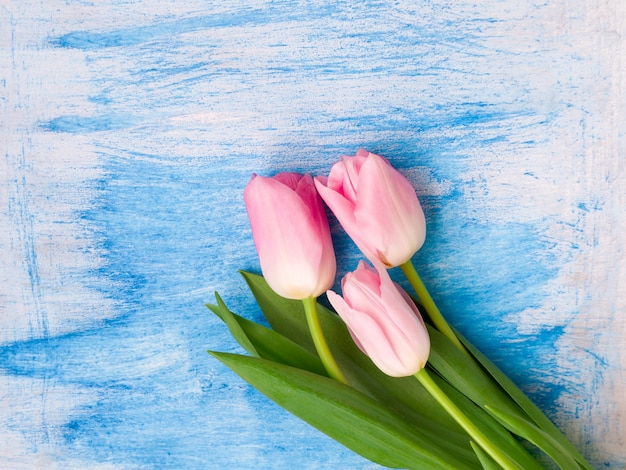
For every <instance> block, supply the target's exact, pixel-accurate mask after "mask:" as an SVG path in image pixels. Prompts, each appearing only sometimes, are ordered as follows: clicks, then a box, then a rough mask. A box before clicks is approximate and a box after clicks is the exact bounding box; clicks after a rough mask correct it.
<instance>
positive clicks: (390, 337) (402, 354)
mask: <svg viewBox="0 0 626 470" xmlns="http://www.w3.org/2000/svg"><path fill="white" fill-rule="evenodd" d="M341 289H342V291H343V298H342V297H340V296H339V295H337V294H336V293H335V292H333V291H327V292H326V294H327V296H328V300H329V301H330V303H331V305H332V306H333V307H334V308H335V310H336V311H337V313H338V314H339V316H340V317H341V318H342V319H343V321H344V322H345V323H346V325H347V327H348V330H349V331H350V334H351V335H352V338H353V339H354V342H355V343H356V344H357V346H358V347H359V348H360V349H361V351H363V353H365V354H366V355H367V356H369V358H370V359H371V360H372V361H373V362H374V364H376V366H377V367H378V368H379V369H380V370H382V371H383V372H384V373H385V374H387V375H390V376H392V377H405V376H409V375H414V374H416V373H417V372H418V371H419V370H421V369H422V368H423V367H424V366H425V365H426V361H427V360H428V355H429V353H430V338H429V336H428V331H427V330H426V326H425V325H424V321H423V320H422V317H421V315H420V313H419V310H418V309H417V307H416V306H415V304H414V303H413V301H412V300H411V298H410V297H409V296H408V295H407V294H406V292H404V290H402V288H400V287H399V286H398V285H396V284H395V283H394V282H393V281H392V280H391V278H390V277H389V274H388V273H387V270H386V269H385V268H384V267H383V266H381V267H380V269H377V270H375V269H373V268H371V267H369V266H368V265H366V264H365V263H364V262H363V261H361V262H360V263H359V265H358V267H357V269H356V270H355V271H354V272H352V273H348V274H346V275H345V277H344V278H343V280H342V282H341Z"/></svg>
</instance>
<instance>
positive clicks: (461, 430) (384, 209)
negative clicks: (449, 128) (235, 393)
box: [207, 150, 592, 470]
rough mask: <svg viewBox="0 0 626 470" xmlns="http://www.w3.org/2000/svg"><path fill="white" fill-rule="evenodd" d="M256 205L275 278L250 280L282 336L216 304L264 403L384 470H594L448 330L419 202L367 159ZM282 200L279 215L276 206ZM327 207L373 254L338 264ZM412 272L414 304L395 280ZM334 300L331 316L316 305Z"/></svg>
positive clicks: (250, 191) (355, 159)
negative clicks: (429, 273)
mask: <svg viewBox="0 0 626 470" xmlns="http://www.w3.org/2000/svg"><path fill="white" fill-rule="evenodd" d="M244 199H245V204H246V208H247V211H248V215H249V218H250V224H251V228H252V235H253V238H254V242H255V246H256V248H257V252H258V255H259V260H260V264H261V271H262V273H263V276H260V275H256V274H252V273H248V272H243V273H242V274H243V277H244V279H245V281H246V282H247V284H248V286H249V288H250V290H251V291H252V294H253V295H254V296H255V299H256V301H257V302H258V304H259V306H260V308H261V310H262V312H263V314H264V316H265V318H266V319H267V322H268V323H269V325H270V327H271V328H268V327H266V326H263V325H261V324H258V323H255V322H252V321H250V320H247V319H246V318H244V317H241V316H239V315H237V314H235V313H233V312H231V311H230V310H229V309H228V308H227V307H226V305H225V304H224V302H223V301H222V299H221V297H220V296H219V294H217V293H216V304H214V305H213V304H209V305H207V306H208V307H209V309H210V310H211V311H213V312H214V313H215V314H216V315H217V316H218V317H219V318H220V319H221V320H222V321H223V322H224V323H225V324H226V325H227V327H228V328H229V330H230V332H231V333H232V335H233V337H234V338H235V340H236V341H237V342H238V343H239V344H240V345H241V346H242V347H243V348H244V349H245V350H246V352H247V353H248V354H247V355H240V354H230V353H223V352H215V351H209V352H210V353H211V354H212V355H213V356H214V357H216V358H217V359H219V360H220V361H222V362H223V363H224V364H225V365H227V366H228V367H229V368H231V369H232V370H233V371H234V372H235V373H237V374H238V375H239V376H241V377H242V378H243V379H244V380H246V381H247V382H249V383H250V384H251V385H253V386H254V387H255V388H257V389H258V390H259V391H260V392H261V393H263V394H264V395H266V396H267V397H269V398H270V399H272V400H273V401H275V402H276V403H278V404H279V405H281V406H282V407H284V408H285V409H287V410H288V411H290V412H292V413H293V414H295V415H297V416H298V417H300V418H301V419H303V420H304V421H306V422H308V423H309V424H311V425H313V426H314V427H316V428H318V429H319V430H321V431H322V432H324V433H326V434H328V435H329V436H331V437H332V438H334V439H336V440H337V441H339V442H341V443H342V444H344V445H345V446H347V447H348V448H350V449H352V450H354V451H355V452H357V453H359V454H361V455H362V456H364V457H366V458H368V459H370V460H372V461H374V462H377V463H379V464H381V465H384V466H387V467H393V468H422V469H455V470H458V469H473V468H477V469H480V468H484V469H498V468H504V469H507V470H508V469H519V470H531V469H541V468H551V467H558V468H561V469H563V470H577V469H591V468H592V467H591V466H590V465H589V464H588V463H587V462H586V461H585V459H584V458H583V456H582V455H581V454H580V453H579V452H578V451H577V450H576V448H575V447H574V446H573V445H572V444H571V443H570V442H569V441H568V440H567V439H566V438H565V437H564V436H563V434H561V432H560V431H559V430H558V429H557V428H556V427H555V425H554V424H553V423H552V422H551V421H550V420H549V419H548V418H547V417H546V416H545V415H544V414H543V413H542V412H541V411H540V410H539V408H537V407H536V406H535V405H534V404H533V403H532V402H531V401H530V400H529V399H528V398H527V397H526V396H525V395H524V394H523V393H522V392H521V391H520V390H519V389H518V388H517V387H516V386H515V385H514V384H513V382H512V381H511V380H510V379H509V378H508V377H507V376H506V375H505V374H504V373H502V372H501V371H500V370H499V369H498V368H496V366H495V365H494V364H493V363H491V362H490V361H489V360H488V359H487V358H486V357H485V356H484V355H483V354H481V353H480V351H478V350H477V349H476V348H475V347H474V346H472V344H471V343H469V342H468V341H467V340H466V339H465V338H463V337H462V336H461V335H460V334H459V333H458V332H457V331H455V330H454V329H453V328H452V327H451V326H450V325H449V324H448V323H447V322H446V320H445V319H444V317H443V315H442V314H441V312H440V311H439V309H438V308H437V306H436V304H435V303H434V302H433V300H432V298H431V296H430V295H429V293H428V290H427V289H426V287H425V286H424V284H423V282H422V281H421V279H420V277H419V275H418V273H417V272H416V270H415V268H414V266H413V264H412V262H411V257H412V256H413V255H414V254H415V252H416V251H417V250H419V249H420V248H421V246H422V244H423V243H424V239H425V235H426V229H425V220H424V214H423V211H422V208H421V206H420V203H419V201H418V199H417V196H416V194H415V191H414V189H413V187H412V186H411V184H410V183H409V182H408V181H407V180H406V179H405V178H404V176H403V175H402V174H401V173H400V172H398V171H397V170H396V169H394V168H393V167H392V166H391V165H390V164H389V162H388V161H387V160H386V159H384V158H383V157H381V156H378V155H375V154H373V153H369V152H367V151H365V150H359V151H358V152H357V154H356V155H354V156H352V157H343V158H342V159H341V160H340V161H339V162H337V163H336V164H335V165H333V167H332V169H331V172H330V175H329V176H328V177H327V178H326V177H316V178H315V179H314V178H312V177H311V176H309V175H300V174H295V173H279V174H278V175H276V176H274V177H272V178H266V177H262V176H256V175H253V177H252V180H251V181H250V183H249V184H248V185H247V187H246V189H245V192H244ZM278 201H280V204H278V203H277V202H278ZM323 202H325V203H326V205H327V206H328V207H329V208H330V210H331V211H332V212H333V213H334V215H335V216H336V218H337V219H338V221H339V223H340V224H341V225H342V227H343V228H344V230H345V231H346V232H347V234H348V235H349V236H350V237H351V238H352V240H353V241H354V242H355V244H356V245H357V247H358V248H359V249H360V250H361V252H362V253H363V255H364V256H365V258H367V260H368V261H369V264H368V263H366V262H365V261H361V262H359V264H358V266H357V268H356V270H355V271H353V272H351V273H348V274H346V275H345V277H344V278H343V280H342V282H341V290H342V295H339V294H338V293H336V292H334V291H332V290H329V289H330V287H331V286H332V285H333V283H334V279H335V274H336V260H335V254H334V250H333V244H332V240H331V236H330V230H329V225H328V220H327V218H326V212H325V209H324V205H323ZM392 267H400V268H401V270H402V271H403V273H404V274H405V275H406V277H407V279H408V281H409V283H410V285H411V286H412V288H413V289H414V293H413V294H414V296H412V295H413V294H409V293H407V292H406V291H404V290H403V289H402V288H401V287H400V286H399V285H398V284H396V283H394V282H393V281H392V279H391V277H390V276H389V274H388V272H387V269H389V268H392ZM324 293H325V294H326V295H327V298H328V301H329V303H330V305H331V306H332V307H333V308H334V310H335V311H336V312H333V311H331V310H329V309H327V308H325V307H324V306H323V305H321V304H318V303H317V298H318V297H319V296H320V295H322V294H324Z"/></svg>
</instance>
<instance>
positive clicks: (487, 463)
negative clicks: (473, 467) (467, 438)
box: [470, 441, 502, 470]
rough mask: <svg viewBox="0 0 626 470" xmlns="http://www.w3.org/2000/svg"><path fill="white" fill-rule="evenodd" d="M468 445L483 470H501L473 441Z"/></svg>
mask: <svg viewBox="0 0 626 470" xmlns="http://www.w3.org/2000/svg"><path fill="white" fill-rule="evenodd" d="M470 444H471V445H472V449H474V452H475V453H476V457H478V460H480V463H481V465H482V466H483V469H484V470H502V468H501V467H500V465H498V464H497V463H495V462H494V461H493V460H492V458H491V457H489V455H487V453H486V452H485V451H484V450H483V448H482V447H480V446H479V445H478V444H476V443H475V442H474V441H472V442H470Z"/></svg>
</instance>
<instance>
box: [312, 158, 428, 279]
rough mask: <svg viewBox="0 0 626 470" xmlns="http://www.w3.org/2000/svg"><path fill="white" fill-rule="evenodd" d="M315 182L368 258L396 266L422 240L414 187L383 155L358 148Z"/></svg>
mask: <svg viewBox="0 0 626 470" xmlns="http://www.w3.org/2000/svg"><path fill="white" fill-rule="evenodd" d="M315 185H316V187H317V190H318V191H319V193H320V195H321V196H322V199H324V202H326V204H327V205H328V207H330V209H331V210H332V211H333V213H334V214H335V216H336V217H337V219H338V220H339V223H341V225H342V226H343V228H344V230H345V231H346V232H347V233H348V235H349V236H350V237H351V238H352V240H354V242H355V243H356V245H357V246H358V247H359V249H360V250H361V251H362V252H363V254H364V255H365V256H366V257H367V258H368V259H369V260H370V261H372V262H374V261H375V260H377V261H380V262H382V263H383V264H384V265H385V266H387V267H393V266H400V265H401V264H403V263H405V262H407V261H409V260H410V259H411V257H412V256H413V255H414V254H415V252H416V251H417V250H419V249H420V248H421V246H422V245H423V244H424V239H425V238H426V221H425V219H424V212H423V211H422V207H421V206H420V203H419V201H418V200H417V196H416V195H415V190H414V189H413V187H412V186H411V183H409V181H408V180H407V179H406V178H405V177H404V176H403V175H402V174H401V173H400V172H399V171H397V170H396V169H394V168H393V167H392V166H391V165H390V164H389V162H388V161H387V160H386V159H385V158H383V157H381V156H379V155H376V154H373V153H369V152H368V151H367V150H363V149H361V150H359V151H358V152H357V153H356V155H355V156H353V157H342V158H341V160H340V161H339V162H337V163H335V164H334V165H333V167H332V169H331V171H330V175H329V177H328V178H325V177H317V178H316V179H315Z"/></svg>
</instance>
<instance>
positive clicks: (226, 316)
mask: <svg viewBox="0 0 626 470" xmlns="http://www.w3.org/2000/svg"><path fill="white" fill-rule="evenodd" d="M215 299H216V300H217V305H211V304H206V306H207V308H208V309H209V310H211V311H212V312H213V313H215V315H217V316H218V317H219V318H220V319H221V320H222V321H223V322H224V323H225V324H226V326H227V327H228V329H229V330H230V334H232V335H233V338H235V340H236V341H237V342H238V343H239V345H240V346H241V347H242V348H243V349H245V350H246V352H247V353H248V354H250V355H252V356H256V357H258V356H259V353H258V351H257V350H256V348H255V347H254V345H253V344H252V343H251V342H250V340H249V339H248V335H246V333H245V332H244V331H243V330H242V329H241V326H240V325H239V322H237V320H235V318H234V317H233V316H232V314H231V312H230V310H228V307H226V304H225V303H224V301H223V300H222V298H221V297H220V295H219V294H218V293H217V292H215Z"/></svg>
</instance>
